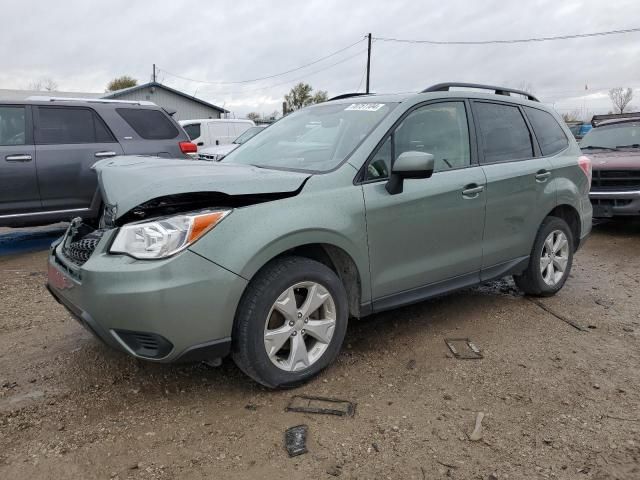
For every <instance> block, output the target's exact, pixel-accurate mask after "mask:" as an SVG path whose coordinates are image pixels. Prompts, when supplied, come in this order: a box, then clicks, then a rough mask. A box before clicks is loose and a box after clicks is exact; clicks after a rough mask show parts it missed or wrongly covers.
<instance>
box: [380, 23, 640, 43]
mask: <svg viewBox="0 0 640 480" xmlns="http://www.w3.org/2000/svg"><path fill="white" fill-rule="evenodd" d="M633 32H640V27H638V28H627V29H624V30H609V31H607V32H594V33H577V34H573V35H558V36H553V37H537V38H518V39H510V40H453V41H449V40H406V39H399V38H386V37H373V38H374V39H375V40H379V41H381V42H397V43H423V44H429V45H488V44H508V43H530V42H548V41H553V40H570V39H573V38H588V37H603V36H606V35H620V34H624V33H633Z"/></svg>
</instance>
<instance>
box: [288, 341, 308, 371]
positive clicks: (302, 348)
mask: <svg viewBox="0 0 640 480" xmlns="http://www.w3.org/2000/svg"><path fill="white" fill-rule="evenodd" d="M308 366H309V352H307V346H306V345H305V343H304V338H303V336H302V335H296V336H295V337H291V352H290V353H289V359H288V360H287V367H288V368H287V370H289V371H292V372H293V371H295V370H299V369H301V368H305V367H308Z"/></svg>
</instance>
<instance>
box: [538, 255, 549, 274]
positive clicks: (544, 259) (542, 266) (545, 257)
mask: <svg viewBox="0 0 640 480" xmlns="http://www.w3.org/2000/svg"><path fill="white" fill-rule="evenodd" d="M550 263H551V258H550V257H549V255H543V257H542V258H541V259H540V269H541V270H542V272H544V271H545V270H546V269H547V267H548V266H549V264H550Z"/></svg>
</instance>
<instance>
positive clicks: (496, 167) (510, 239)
mask: <svg viewBox="0 0 640 480" xmlns="http://www.w3.org/2000/svg"><path fill="white" fill-rule="evenodd" d="M451 87H474V88H475V91H474V92H472V91H469V89H466V90H459V89H456V90H454V91H452V88H451ZM479 89H484V90H486V91H488V93H478V92H477V91H478V90H479ZM94 168H95V170H96V172H97V175H98V181H99V184H100V190H101V194H102V200H103V203H104V212H103V215H102V217H101V218H100V221H99V222H100V223H99V224H89V223H87V222H84V223H83V221H82V220H81V219H79V218H78V219H74V220H73V221H72V222H71V224H70V226H69V229H68V231H67V232H66V234H65V236H64V237H63V238H62V239H60V240H59V241H58V242H56V243H55V244H54V245H53V246H52V248H51V253H50V257H49V282H48V286H49V289H50V291H51V293H52V294H53V295H54V297H55V298H56V299H57V300H58V301H59V302H61V303H62V304H63V305H65V306H66V307H67V309H68V310H69V311H70V312H71V313H72V314H73V315H74V316H75V317H76V318H77V319H78V320H79V321H80V323H81V324H82V325H84V326H85V327H86V328H87V329H89V330H90V331H91V332H92V333H94V334H95V335H96V336H97V337H98V338H100V339H101V340H103V341H104V342H105V343H107V344H109V345H111V346H113V347H115V348H118V349H120V350H123V351H125V352H127V353H129V354H130V355H133V356H134V357H137V358H143V359H148V360H152V361H157V362H176V361H196V360H205V361H209V362H217V361H219V359H221V358H222V357H225V356H227V355H228V354H231V356H232V357H233V359H234V360H235V362H236V363H237V364H238V366H239V367H240V368H241V369H242V370H243V371H244V372H245V373H247V374H248V375H249V376H251V377H252V378H253V379H255V380H256V381H258V382H260V383H261V384H263V385H266V386H269V387H291V386H295V385H298V384H300V383H302V382H304V381H305V380H307V379H309V378H311V377H313V376H314V375H316V374H317V373H318V372H319V371H321V370H322V369H323V368H325V367H326V366H327V365H329V364H330V363H331V362H332V361H333V360H334V359H335V358H336V356H337V355H338V352H339V351H340V347H341V345H342V342H343V340H344V337H345V332H346V330H347V321H348V319H349V318H350V317H355V318H360V317H365V316H367V315H369V314H372V313H375V312H380V311H383V310H388V309H391V308H395V307H398V306H400V305H407V304H410V303H415V302H419V301H422V300H424V299H426V298H429V297H432V296H434V295H440V294H443V293H447V292H450V291H453V290H457V289H460V288H465V287H469V286H472V285H476V284H479V283H481V282H486V281H489V280H492V279H496V278H500V277H504V276H507V275H513V277H514V279H515V282H516V284H517V285H518V287H519V288H520V289H522V290H523V291H524V292H525V293H526V294H529V295H553V294H554V293H556V292H557V291H558V290H560V288H562V286H563V284H564V282H565V281H566V280H567V278H568V276H569V272H570V270H571V263H572V258H573V254H574V253H575V252H576V250H577V249H578V248H579V247H580V244H581V243H582V241H583V240H584V239H585V238H586V236H587V235H588V234H589V232H590V229H591V213H592V210H591V203H590V202H589V196H588V194H589V186H590V176H591V162H590V160H589V159H588V158H586V157H582V156H581V153H580V149H579V148H578V146H577V144H576V142H575V141H574V139H573V136H572V135H571V132H570V131H569V129H568V128H567V127H566V126H565V124H564V123H563V122H562V120H561V119H560V118H559V117H558V115H557V114H556V113H555V112H554V111H552V110H551V109H549V108H548V107H545V106H544V105H542V104H541V103H540V102H538V101H537V99H535V98H534V97H533V96H531V95H529V94H526V93H524V92H518V91H515V90H510V89H506V88H501V87H489V86H480V85H472V84H440V85H436V86H434V87H431V88H428V89H427V90H425V91H423V92H421V93H418V94H412V95H366V96H363V95H344V96H341V97H337V98H335V99H332V100H330V101H328V102H325V103H322V104H319V105H315V106H311V107H308V108H305V109H302V110H299V111H297V112H294V113H291V114H290V115H288V116H286V117H285V118H283V119H282V120H280V121H278V122H276V123H275V124H274V125H272V126H270V127H269V128H267V129H265V130H264V131H263V132H261V133H259V134H258V135H257V136H255V137H254V138H252V139H251V140H250V141H248V142H247V143H245V144H243V145H241V146H240V147H239V148H238V149H237V150H235V151H234V152H232V153H231V154H229V155H228V156H227V157H226V158H225V159H224V160H223V161H222V162H220V163H211V162H203V161H189V160H168V159H158V158H153V159H151V158H145V157H119V158H114V159H106V160H102V161H100V162H98V163H97V164H96V165H95V167H94Z"/></svg>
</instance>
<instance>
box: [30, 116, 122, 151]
mask: <svg viewBox="0 0 640 480" xmlns="http://www.w3.org/2000/svg"><path fill="white" fill-rule="evenodd" d="M107 142H115V139H114V138H113V135H112V134H111V132H110V131H109V130H108V129H107V127H106V125H105V124H104V122H103V121H102V119H101V118H99V117H98V115H97V114H96V113H95V112H94V111H93V110H90V109H88V108H68V107H38V128H37V143H39V144H43V145H62V144H70V143H107Z"/></svg>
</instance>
